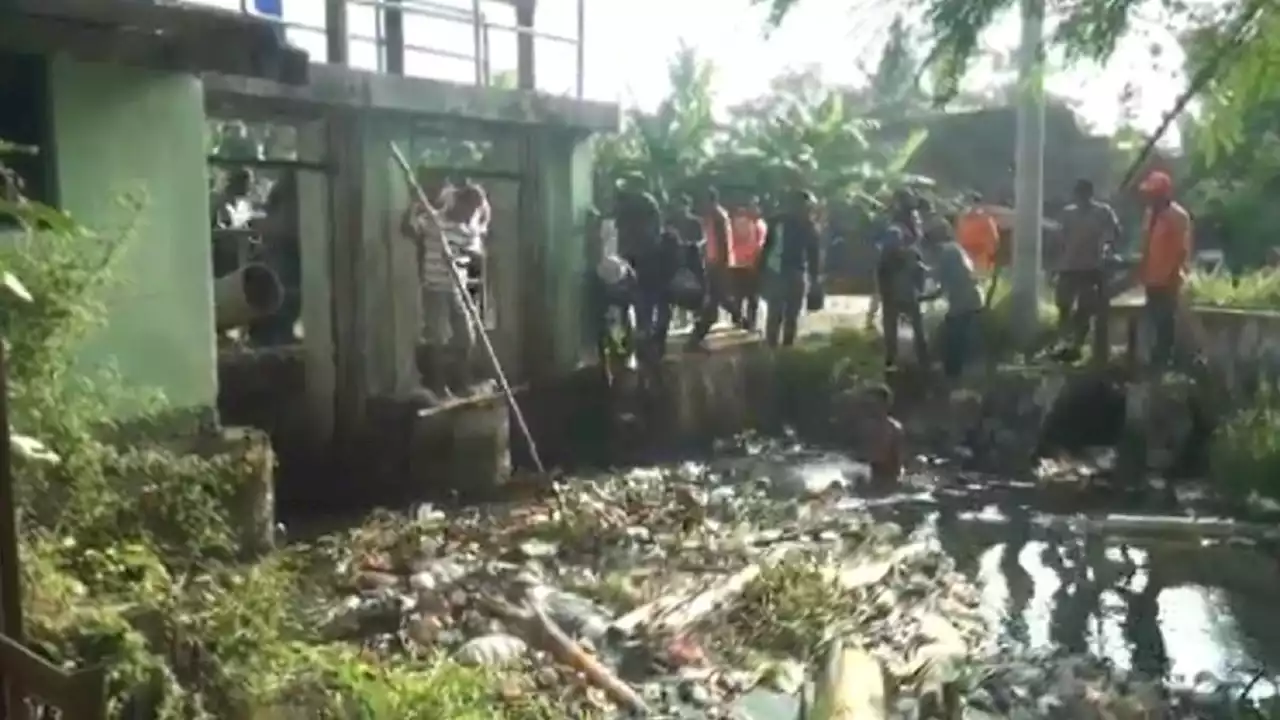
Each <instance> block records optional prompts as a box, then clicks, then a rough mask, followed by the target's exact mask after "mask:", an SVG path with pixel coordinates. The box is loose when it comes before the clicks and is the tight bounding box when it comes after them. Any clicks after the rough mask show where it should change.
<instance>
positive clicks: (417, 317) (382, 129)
mask: <svg viewBox="0 0 1280 720" xmlns="http://www.w3.org/2000/svg"><path fill="white" fill-rule="evenodd" d="M363 132H364V159H363V162H364V183H363V188H362V195H363V198H364V206H363V208H362V215H363V222H362V239H361V251H362V255H363V258H364V268H363V271H362V272H361V278H362V280H363V285H362V286H361V288H360V292H361V294H362V295H363V301H364V328H363V333H362V338H361V342H360V344H361V346H362V347H363V351H364V356H365V358H366V362H365V367H364V371H365V372H364V381H365V388H366V391H367V394H368V396H369V397H372V396H382V397H390V398H396V399H401V398H405V397H406V396H407V395H408V394H409V393H410V392H411V391H412V390H414V389H415V388H416V387H417V386H418V383H419V377H418V370H417V362H416V359H415V353H416V350H417V343H418V336H419V334H420V333H419V329H420V328H421V326H422V305H421V298H420V296H419V293H418V260H417V252H416V250H415V248H414V246H413V243H412V242H411V241H409V240H408V239H406V238H404V237H402V236H401V235H400V227H399V226H400V223H399V220H400V214H401V213H402V212H403V211H404V209H405V206H406V204H407V203H408V199H409V189H408V183H407V182H406V181H405V178H404V173H403V171H401V169H400V168H399V166H397V165H396V163H395V160H394V159H393V158H392V157H391V151H390V149H389V147H388V141H395V142H396V144H397V145H398V146H399V147H400V148H401V150H402V151H403V150H405V149H406V148H408V147H409V145H410V143H409V125H408V123H402V122H397V121H396V120H394V119H389V118H388V119H381V118H379V119H372V120H370V121H368V122H366V123H364V130H363Z"/></svg>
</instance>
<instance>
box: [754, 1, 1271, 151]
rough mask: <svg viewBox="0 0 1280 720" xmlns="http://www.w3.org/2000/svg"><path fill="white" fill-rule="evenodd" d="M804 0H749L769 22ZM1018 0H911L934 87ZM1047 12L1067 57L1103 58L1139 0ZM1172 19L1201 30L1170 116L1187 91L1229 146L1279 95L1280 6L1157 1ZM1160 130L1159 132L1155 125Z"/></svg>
mask: <svg viewBox="0 0 1280 720" xmlns="http://www.w3.org/2000/svg"><path fill="white" fill-rule="evenodd" d="M803 1H804V0H753V2H754V3H755V4H758V5H765V6H768V7H769V9H770V14H769V22H770V23H772V24H775V25H776V24H777V23H780V22H781V21H782V20H783V19H784V18H785V17H786V15H787V13H788V12H789V11H790V10H791V9H792V8H794V7H795V6H796V5H797V4H798V3H800V2H803ZM1018 3H1019V0H912V9H913V10H916V11H919V12H920V13H921V14H922V15H923V17H924V19H925V22H926V24H927V25H928V27H929V34H930V36H931V37H932V39H933V47H932V49H931V52H930V54H929V57H928V58H927V62H928V64H930V65H931V66H932V67H933V68H934V69H935V70H936V72H935V74H934V79H935V80H936V82H937V87H935V92H937V93H938V94H939V95H940V96H942V97H944V98H945V97H951V96H954V95H955V94H956V93H957V92H958V89H959V81H960V80H961V78H963V77H964V75H965V72H966V70H967V69H968V68H969V67H970V65H971V63H972V61H973V59H974V58H975V57H976V56H977V55H979V54H980V52H981V45H980V38H981V36H982V33H983V31H985V30H986V29H987V28H988V27H990V26H991V25H992V24H993V23H994V22H995V20H996V19H997V18H998V17H1000V16H1001V15H1002V14H1004V13H1005V12H1007V11H1009V10H1013V9H1016V8H1017V7H1018ZM1047 4H1048V8H1047V9H1048V12H1049V13H1050V14H1052V15H1056V16H1057V19H1058V22H1057V23H1056V24H1055V29H1054V31H1053V33H1052V35H1051V36H1050V37H1049V38H1047V44H1048V48H1049V49H1055V50H1058V51H1061V53H1062V54H1063V56H1064V57H1065V59H1066V60H1067V61H1068V62H1071V61H1075V60H1081V59H1089V60H1096V61H1105V60H1106V59H1107V58H1109V57H1110V56H1111V54H1112V53H1113V52H1114V51H1115V49H1116V46H1117V44H1118V43H1119V41H1120V39H1121V38H1122V37H1124V35H1125V34H1126V33H1127V32H1128V30H1129V28H1130V26H1131V23H1132V21H1133V20H1134V19H1135V17H1136V13H1137V10H1138V8H1139V7H1140V6H1143V5H1144V4H1145V3H1143V2H1142V0H1074V1H1072V2H1067V1H1066V0H1048V3H1047ZM1161 8H1162V11H1163V14H1164V16H1165V17H1164V18H1162V19H1163V21H1164V23H1165V24H1166V25H1167V26H1169V27H1175V28H1187V29H1198V30H1206V31H1208V32H1209V36H1210V37H1209V38H1207V39H1206V40H1205V44H1204V47H1203V52H1202V55H1201V62H1200V63H1199V65H1198V68H1197V71H1196V72H1195V73H1193V75H1192V78H1191V80H1190V82H1189V85H1188V89H1187V92H1186V93H1185V97H1183V98H1182V99H1181V101H1180V102H1179V103H1178V104H1177V105H1178V107H1175V108H1174V109H1173V110H1172V111H1171V112H1170V114H1169V118H1168V122H1169V123H1170V124H1171V123H1172V122H1173V120H1174V118H1175V117H1176V116H1177V115H1180V114H1181V112H1182V110H1183V108H1184V107H1185V105H1186V103H1187V101H1188V100H1189V99H1190V98H1191V97H1192V96H1196V95H1198V96H1200V97H1201V98H1202V99H1203V100H1204V106H1205V115H1206V118H1207V119H1208V121H1209V123H1208V125H1207V130H1206V132H1205V134H1204V136H1203V141H1204V142H1206V143H1208V144H1209V145H1211V146H1218V147H1228V146H1232V145H1235V144H1238V143H1239V142H1240V141H1241V140H1242V138H1243V132H1242V122H1243V119H1244V116H1245V115H1246V113H1247V111H1248V108H1250V107H1254V106H1256V105H1258V104H1259V103H1261V102H1264V101H1268V100H1277V99H1280V64H1277V63H1275V62H1273V61H1272V59H1273V58H1274V57H1275V56H1276V55H1277V53H1280V32H1277V31H1278V30H1280V6H1276V5H1274V4H1272V3H1268V2H1265V1H1264V0H1245V2H1241V3H1216V2H1192V1H1189V0H1168V1H1167V2H1164V3H1162V5H1161ZM1157 134H1159V133H1157Z"/></svg>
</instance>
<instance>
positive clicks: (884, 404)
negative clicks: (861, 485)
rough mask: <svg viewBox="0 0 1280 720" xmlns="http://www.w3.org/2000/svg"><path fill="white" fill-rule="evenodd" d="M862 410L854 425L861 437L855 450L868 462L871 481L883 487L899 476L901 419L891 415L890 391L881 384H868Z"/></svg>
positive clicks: (904, 436) (889, 484) (900, 469)
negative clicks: (898, 419)
mask: <svg viewBox="0 0 1280 720" xmlns="http://www.w3.org/2000/svg"><path fill="white" fill-rule="evenodd" d="M863 399H864V401H865V402H864V403H863V405H864V407H865V410H864V412H863V414H862V417H861V422H862V427H860V428H858V430H859V432H858V437H859V438H860V439H861V442H860V445H861V447H860V448H859V450H860V452H859V454H860V455H861V456H862V459H863V460H865V461H866V462H867V464H868V465H870V466H871V484H872V486H873V487H877V488H885V487H892V486H894V485H897V484H898V482H899V481H900V480H901V479H902V463H903V456H904V445H905V443H906V435H905V433H904V432H903V430H902V423H900V422H898V421H897V419H896V418H894V417H893V415H892V414H891V413H892V410H893V391H892V390H890V389H889V386H887V385H884V384H877V385H872V386H871V387H869V388H867V389H866V390H865V391H864V392H863Z"/></svg>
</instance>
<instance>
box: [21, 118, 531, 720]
mask: <svg viewBox="0 0 1280 720" xmlns="http://www.w3.org/2000/svg"><path fill="white" fill-rule="evenodd" d="M5 147H6V146H5V145H4V144H3V143H0V158H2V157H3V152H4V151H5ZM0 177H9V176H5V175H4V174H3V166H2V165H0ZM10 189H12V188H10ZM11 197H12V194H9V195H5V194H3V193H0V214H5V215H8V216H12V217H16V218H17V219H18V220H19V222H20V224H21V226H22V228H23V230H22V232H20V233H19V234H18V237H17V238H16V239H15V241H14V243H12V244H11V245H9V246H7V247H4V248H0V276H2V277H3V282H2V283H0V284H2V285H3V286H4V288H5V289H7V290H8V292H7V293H5V292H0V333H3V338H4V339H5V342H6V344H7V346H8V356H9V382H10V389H11V408H10V409H11V414H10V420H11V423H12V424H13V425H14V427H16V428H18V429H20V430H22V431H23V433H24V434H25V435H30V436H33V437H34V438H36V439H38V440H39V441H40V442H41V443H43V445H44V446H47V449H48V450H49V451H50V452H40V453H36V452H29V453H26V455H28V456H29V457H27V458H25V459H23V458H20V459H19V460H18V465H17V468H16V470H17V472H16V474H17V476H18V478H19V487H18V488H17V493H18V508H17V511H18V513H19V514H20V522H21V528H22V530H21V536H22V537H21V551H22V558H23V567H22V572H23V578H24V584H23V594H24V605H25V609H26V618H27V627H26V632H27V637H28V641H29V643H30V644H31V645H32V647H33V648H34V649H36V650H37V651H38V652H39V653H41V654H43V655H44V656H45V657H46V658H48V659H50V660H51V661H53V662H54V663H56V664H58V665H60V666H63V667H68V668H77V667H86V666H93V665H105V666H106V668H107V669H108V672H109V676H108V682H109V692H110V708H109V710H110V713H111V716H112V717H129V718H139V717H142V718H145V717H153V718H157V719H164V720H170V719H171V720H178V719H181V720H199V719H203V718H209V719H212V718H244V717H261V716H262V715H261V714H260V713H262V712H267V713H269V714H270V716H272V717H281V716H284V717H291V716H296V717H300V718H302V717H305V718H335V719H337V718H369V720H374V719H381V718H423V719H424V720H425V719H426V718H477V719H478V718H482V717H484V718H488V717H495V718H503V717H508V718H529V719H534V718H549V717H553V716H554V714H552V713H550V712H549V711H548V710H547V709H546V708H545V707H541V706H537V705H536V704H534V705H530V706H528V707H524V706H521V707H519V708H515V709H512V708H511V707H507V708H504V709H502V710H495V708H496V705H495V693H494V687H495V678H493V677H491V676H490V675H488V674H486V673H485V672H483V671H478V670H471V669H464V668H461V667H457V666H455V665H453V664H452V663H450V662H448V661H446V660H444V659H442V658H439V657H433V658H427V659H419V660H414V661H404V662H401V663H393V664H386V663H384V662H382V661H381V660H380V658H378V657H376V656H373V655H370V654H369V653H367V652H363V651H361V650H359V649H358V648H355V647H350V646H347V645H343V644H336V643H329V642H325V641H324V640H322V639H321V638H320V636H319V630H318V628H319V627H320V622H319V620H318V614H319V611H320V608H319V605H320V602H321V601H322V600H323V599H325V597H326V594H327V593H328V591H329V590H330V586H331V585H332V575H331V572H332V571H331V567H327V568H326V569H328V570H329V574H327V575H324V576H323V577H318V576H317V574H316V572H315V571H314V570H313V569H312V568H314V567H315V566H316V557H315V552H314V551H309V550H305V549H295V550H291V551H288V552H277V553H274V554H273V555H271V556H269V557H267V558H265V559H262V560H260V561H258V562H255V563H252V564H244V563H239V562H237V560H236V559H237V557H239V556H240V555H241V549H242V548H241V544H240V536H239V535H238V534H237V532H236V530H235V522H234V521H235V520H236V519H237V518H236V517H235V516H234V514H233V512H232V510H230V509H229V506H230V505H231V504H232V503H233V502H234V498H235V497H236V496H237V495H238V493H239V492H240V490H241V489H242V487H243V486H244V484H245V483H247V482H258V481H259V479H260V476H261V471H262V467H261V463H262V461H263V458H258V457H249V456H248V455H245V456H240V455H235V454H226V453H224V454H221V455H214V456H213V457H198V456H193V455H188V454H184V453H182V452H180V451H177V450H174V449H171V448H167V447H165V446H164V445H162V444H160V442H159V440H158V439H153V440H151V441H148V440H147V438H146V437H145V436H143V437H140V438H135V440H134V441H133V442H134V443H135V445H134V446H132V447H118V446H115V445H113V444H111V442H108V440H107V439H108V438H118V437H121V435H120V434H119V433H115V432H110V431H113V430H115V429H116V428H114V427H113V423H112V422H111V421H110V420H108V418H111V417H113V416H117V414H118V413H117V411H118V410H119V409H120V408H121V407H122V406H123V403H125V402H127V403H128V407H129V409H131V410H133V411H135V412H136V411H137V410H138V409H139V408H143V409H150V410H153V411H154V410H159V409H161V408H162V403H161V400H162V399H160V398H157V397H152V396H147V395H145V394H139V393H138V392H137V391H136V389H130V392H128V393H125V392H120V390H121V388H120V387H119V385H118V384H116V383H114V382H113V381H112V378H111V376H110V374H109V373H97V374H95V373H86V371H85V368H82V367H78V366H77V363H76V350H77V349H78V348H79V347H80V346H81V344H82V343H83V342H84V340H85V338H86V336H87V334H88V333H89V332H91V331H92V330H93V329H94V328H96V327H98V326H100V325H101V324H102V321H103V318H104V315H103V307H102V304H101V302H100V301H99V298H100V297H101V291H102V290H103V289H105V288H107V287H108V286H109V284H110V278H111V273H110V270H111V261H112V259H113V258H114V257H115V256H116V255H117V254H118V251H119V249H120V248H122V247H123V246H124V245H125V244H126V243H127V242H128V240H129V235H130V233H129V228H123V229H121V230H120V231H119V232H116V233H112V234H108V235H100V234H94V233H90V232H88V231H86V230H85V229H83V228H81V227H79V226H77V225H75V224H74V223H72V222H71V221H70V219H69V218H67V217H66V216H64V215H61V214H59V213H57V212H56V211H53V210H51V209H50V208H47V207H45V206H42V205H39V204H36V203H30V202H27V201H25V200H21V199H19V200H17V201H14V200H12V199H6V198H11ZM31 445H32V446H33V447H34V446H35V443H34V441H32V443H31ZM55 700H56V698H55Z"/></svg>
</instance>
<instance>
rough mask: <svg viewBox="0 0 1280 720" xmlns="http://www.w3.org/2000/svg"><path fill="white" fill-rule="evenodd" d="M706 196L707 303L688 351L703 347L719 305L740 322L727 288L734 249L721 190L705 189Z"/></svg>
mask: <svg viewBox="0 0 1280 720" xmlns="http://www.w3.org/2000/svg"><path fill="white" fill-rule="evenodd" d="M706 198H707V199H706V203H705V205H704V207H703V209H702V235H703V237H704V238H705V240H704V245H703V256H704V258H705V261H706V271H707V283H706V289H707V302H706V305H705V307H703V309H702V312H701V314H700V315H699V317H698V321H697V322H696V323H695V324H694V326H693V334H692V335H690V336H689V345H688V349H690V350H697V349H702V348H704V347H705V346H704V345H703V341H704V340H705V339H706V337H707V333H709V332H711V326H712V325H715V323H716V319H717V318H718V317H719V316H720V309H721V308H724V309H725V311H726V312H728V313H729V316H730V317H731V318H732V319H733V322H734V323H735V324H737V325H738V326H739V327H742V325H743V319H742V312H741V310H740V309H739V308H738V307H737V306H736V304H735V303H734V302H733V298H732V295H731V293H730V287H729V268H730V267H732V266H733V251H734V244H733V233H732V224H731V223H730V221H729V212H728V211H727V210H725V209H724V206H723V205H721V204H720V193H719V191H717V190H716V189H715V188H708V189H707V196H706Z"/></svg>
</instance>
